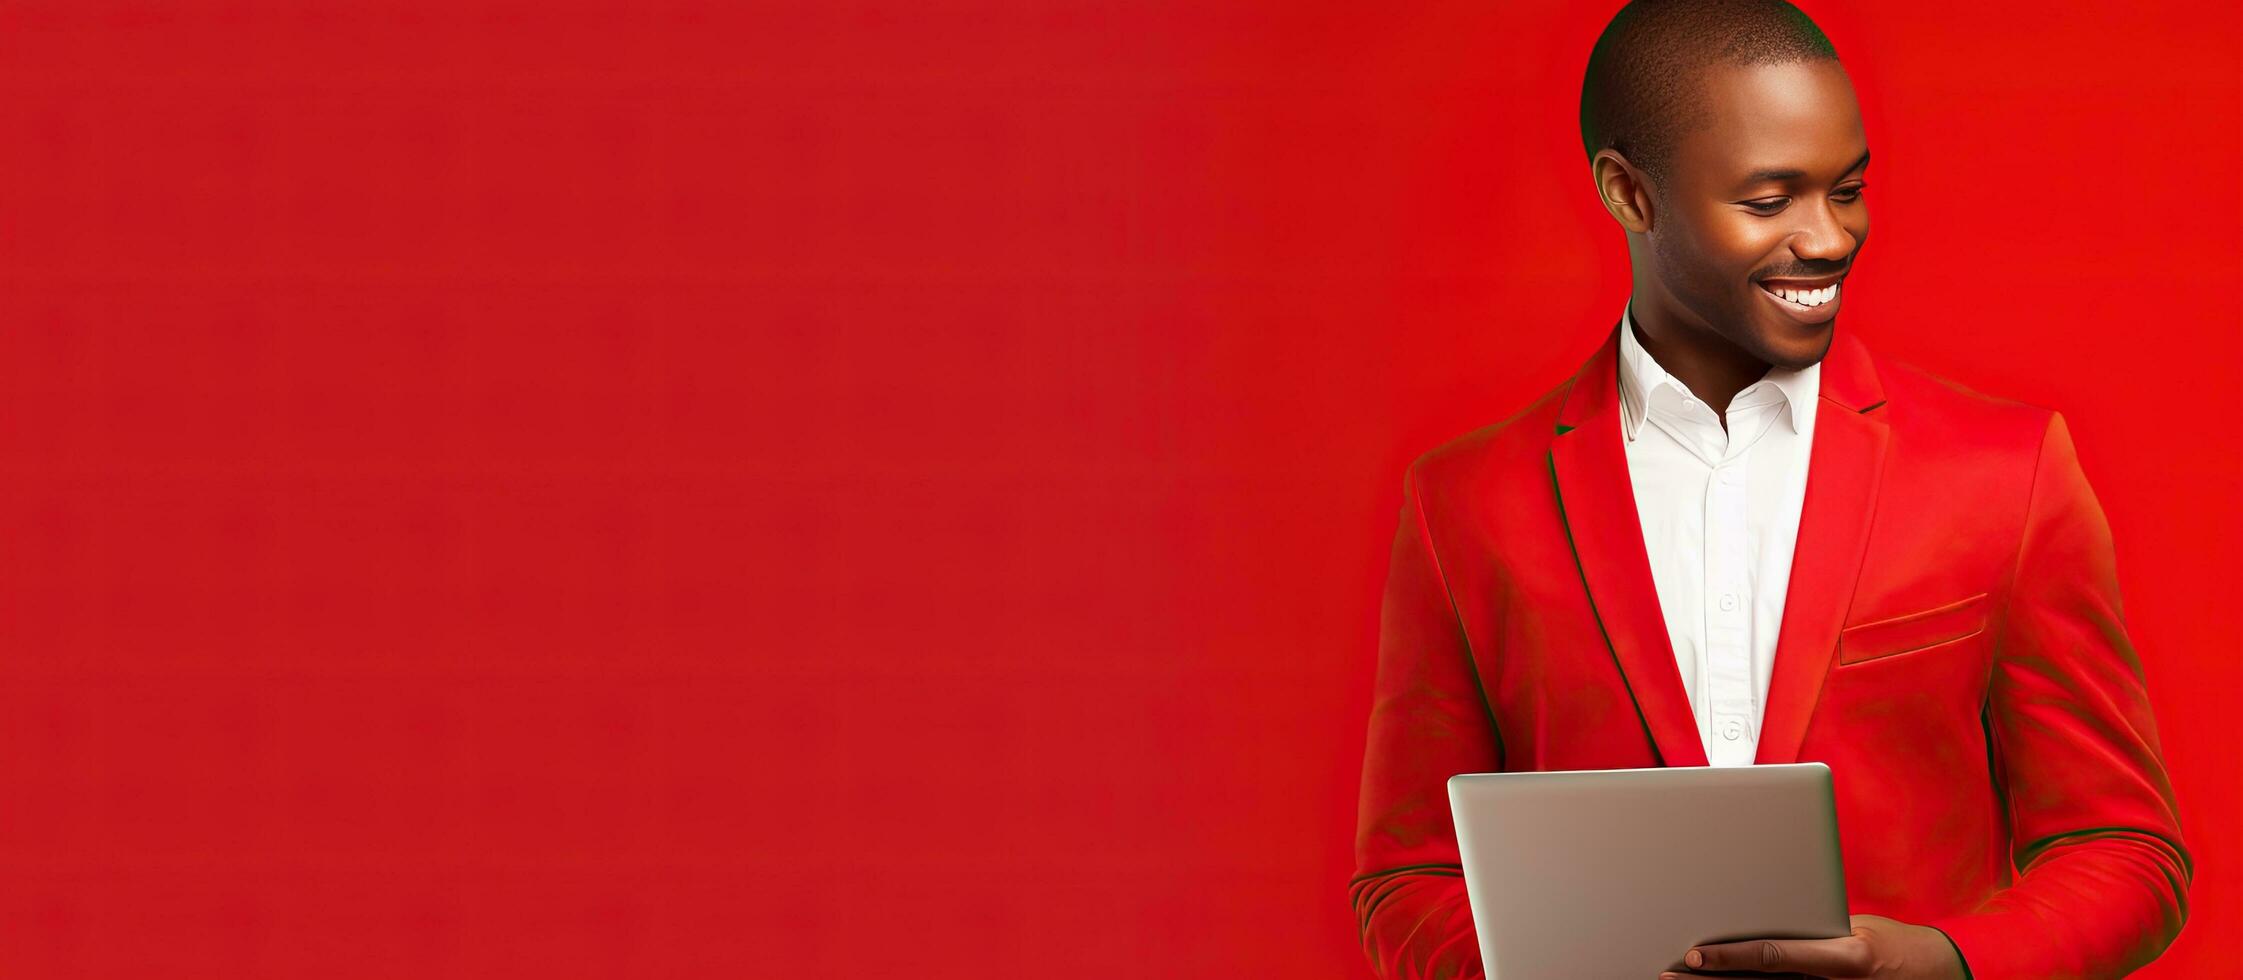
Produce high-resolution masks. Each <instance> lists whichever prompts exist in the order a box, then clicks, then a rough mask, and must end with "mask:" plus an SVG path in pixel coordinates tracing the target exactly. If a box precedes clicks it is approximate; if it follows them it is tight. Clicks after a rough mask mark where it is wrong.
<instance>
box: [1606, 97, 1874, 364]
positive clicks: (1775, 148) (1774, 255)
mask: <svg viewBox="0 0 2243 980" xmlns="http://www.w3.org/2000/svg"><path fill="white" fill-rule="evenodd" d="M1700 92H1701V95H1702V97H1703V98H1704V99H1705V103H1706V108H1707V122H1706V125H1704V126H1702V127H1700V128H1698V129H1696V130H1694V131H1692V132H1689V133H1687V134H1685V135H1684V136H1683V138H1682V139H1681V140H1680V141H1679V142H1678V143H1677V145H1676V147H1675V152H1674V158H1673V162H1672V165H1671V166H1670V167H1669V168H1668V176H1667V179H1666V182H1665V185H1664V186H1662V187H1660V189H1659V191H1660V193H1659V194H1658V196H1657V199H1656V200H1657V204H1656V205H1655V207H1656V211H1655V215H1654V220H1653V222H1652V229H1651V231H1650V233H1649V238H1650V241H1651V247H1652V254H1653V256H1654V257H1655V259H1656V267H1655V270H1656V275H1657V277H1658V279H1659V281H1660V282H1661V284H1662V285H1664V287H1665V289H1666V292H1667V293H1668V294H1669V296H1671V297H1672V299H1673V301H1674V303H1675V304H1676V305H1678V306H1679V307H1680V310H1678V312H1680V313H1681V314H1683V317H1684V319H1685V321H1686V322H1690V323H1693V324H1695V325H1699V326H1702V327H1703V328H1705V329H1708V330H1712V331H1714V332H1715V333H1718V334H1720V335H1722V336H1724V337H1726V338H1728V339H1729V340H1730V341H1731V342H1732V343H1734V344H1736V345H1737V346H1738V347H1741V348H1743V349H1744V350H1745V351H1747V352H1749V353H1751V354H1752V355H1754V356H1755V357H1757V358H1759V359H1760V360H1762V361H1766V362H1768V363H1770V364H1773V365H1777V366H1780V367H1790V368H1801V367H1806V366H1807V365H1809V364H1813V363H1815V362H1816V361H1819V360H1821V359H1822V356H1823V354H1824V353H1825V352H1827V351H1828V350H1829V349H1830V340H1831V337H1832V334H1833V330H1834V328H1835V326H1836V324H1837V320H1838V305H1839V302H1840V300H1841V299H1842V296H1841V294H1842V293H1843V292H1844V290H1843V289H1842V288H1840V289H1837V290H1835V291H1833V290H1831V289H1830V288H1829V287H1832V286H1836V285H1837V284H1838V283H1839V282H1840V280H1841V279H1843V278H1844V276H1845V275H1846V274H1847V273H1848V272H1849V271H1850V270H1851V268H1852V265H1853V259H1854V255H1855V253H1856V252H1858V251H1859V250H1860V249H1861V245H1862V243H1863V242H1864V241H1867V240H1868V238H1869V205H1868V204H1866V203H1864V202H1863V200H1862V193H1861V188H1862V175H1863V171H1864V170H1866V169H1867V167H1868V164H1869V145H1868V140H1867V138H1866V137H1864V136H1863V134H1862V127H1861V112H1860V110H1859V108H1857V107H1856V106H1855V104H1854V89H1853V84H1852V83H1851V82H1849V81H1847V79H1846V73H1845V71H1844V69H1842V68H1840V67H1839V66H1838V63H1837V62H1834V61H1805V62H1793V63H1789V64H1770V65H1749V66H1739V65H1723V66H1717V67H1715V68H1713V69H1710V70H1709V71H1707V72H1706V73H1705V74H1704V75H1703V76H1702V80H1701V82H1700ZM1815 290H1821V292H1820V293H1814V292H1813V291H1815ZM1802 291H1806V292H1807V293H1808V295H1805V296H1800V293H1801V292H1802ZM1779 292H1790V293H1792V294H1793V295H1794V296H1795V297H1798V298H1799V299H1803V300H1804V302H1800V301H1796V300H1795V299H1786V298H1784V297H1782V296H1780V295H1778V293H1779ZM1818 300H1820V303H1819V305H1816V304H1817V302H1818Z"/></svg>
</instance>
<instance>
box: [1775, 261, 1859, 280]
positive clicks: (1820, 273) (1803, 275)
mask: <svg viewBox="0 0 2243 980" xmlns="http://www.w3.org/2000/svg"><path fill="white" fill-rule="evenodd" d="M1851 268H1853V263H1851V262H1836V263H1832V264H1830V265H1822V266H1816V265H1806V266H1800V267H1798V268H1794V269H1779V270H1776V271H1774V272H1767V273H1762V274H1761V275H1758V276H1754V277H1753V280H1752V281H1754V282H1765V281H1767V280H1769V279H1822V278H1825V277H1828V276H1837V275H1844V274H1845V273H1846V270H1848V269H1851Z"/></svg>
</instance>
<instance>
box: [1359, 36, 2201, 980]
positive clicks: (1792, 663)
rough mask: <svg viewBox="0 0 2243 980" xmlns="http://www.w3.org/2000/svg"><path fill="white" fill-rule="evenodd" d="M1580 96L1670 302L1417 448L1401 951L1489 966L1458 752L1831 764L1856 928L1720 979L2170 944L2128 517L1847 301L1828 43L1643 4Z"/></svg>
mask: <svg viewBox="0 0 2243 980" xmlns="http://www.w3.org/2000/svg"><path fill="white" fill-rule="evenodd" d="M1581 118H1582V136H1583V139H1584V142H1585V144H1586V148H1587V150H1588V152H1589V155H1590V162H1591V170H1592V173H1593V175H1594V177H1595V185H1596V188H1597V191H1598V193H1599V194H1600V195H1601V197H1602V200H1603V204H1604V206H1605V209H1606V211H1607V212H1608V213H1610V215H1611V216H1612V218H1613V220H1614V221H1615V222H1617V223H1618V224H1619V225H1620V227H1621V228H1622V229H1623V230H1624V231H1625V232H1626V234H1627V238H1628V254H1629V259H1630V262H1631V264H1632V266H1633V295H1632V296H1631V298H1630V300H1629V302H1628V304H1627V305H1626V307H1625V308H1624V309H1623V311H1622V317H1621V320H1620V323H1619V324H1618V325H1617V326H1616V328H1615V329H1614V330H1613V332H1612V334H1610V335H1609V336H1608V337H1607V339H1606V340H1605V341H1604V344H1603V346H1602V347H1601V348H1600V349H1599V350H1598V351H1597V352H1596V354H1595V355H1594V356H1592V357H1591V358H1590V359H1589V360H1588V362H1587V363H1586V364H1585V365H1584V366H1583V367H1582V368H1581V369H1580V371H1579V372H1578V373H1576V374H1575V375H1574V376H1573V377H1572V378H1571V379H1569V380H1568V381H1566V382H1565V383H1564V384H1562V385H1560V386H1559V387H1558V388H1557V389H1555V390H1553V391H1551V392H1549V393H1548V394H1547V395H1545V396H1543V397H1542V398H1541V399H1539V400H1537V401H1536V402H1535V403H1533V404H1532V405H1530V406H1528V407H1527V408H1525V409H1524V411H1523V412H1521V413H1520V414H1518V415H1516V416H1515V417H1513V418H1511V419H1510V420H1508V421H1505V422H1502V423H1499V424H1496V425H1491V426H1488V427H1486V428H1483V429H1481V430H1479V431H1476V432H1473V433H1470V434H1468V435H1466V436H1464V437H1462V438H1459V439H1457V440H1455V441H1453V442H1451V443H1449V444H1447V445H1445V446H1442V447H1440V448H1438V449H1436V450H1434V451H1432V452H1430V453H1427V454H1426V455H1425V456H1423V457H1421V458H1419V459H1418V460H1417V461H1416V462H1414V463H1413V464H1412V465H1411V467H1410V469H1409V473H1408V475H1407V478H1406V480H1405V488H1404V505H1403V509H1402V515H1401V517H1402V519H1401V526H1400V528H1399V530H1398V533H1397V535H1396V538H1395V544H1394V551H1393V558H1392V566H1391V569H1390V571H1389V578H1388V582H1387V587H1386V595H1385V604H1384V608H1383V612H1382V617H1381V628H1380V639H1379V666H1378V679H1377V682H1376V689H1375V692H1374V695H1373V707H1372V713H1371V718H1370V735H1369V743H1368V748H1367V754H1366V760H1365V764H1364V776H1363V791H1362V792H1363V795H1362V806H1361V815H1360V816H1361V823H1360V828H1359V833H1358V838H1357V859H1358V872H1359V873H1358V875H1357V877H1356V878H1355V879H1354V881H1353V883H1352V885H1351V894H1352V899H1353V902H1354V906H1355V909H1356V912H1357V914H1358V918H1359V921H1360V923H1361V926H1362V931H1363V942H1364V946H1365V948H1366V950H1367V951H1368V952H1369V954H1370V956H1371V959H1372V961H1373V963H1374V965H1375V966H1376V968H1377V969H1378V972H1379V973H1380V974H1381V975H1383V976H1387V977H1461V976H1473V975H1478V974H1479V972H1480V963H1479V954H1478V947H1477V940H1476V939H1475V936H1474V933H1473V929H1472V922H1471V917H1470V912H1469V910H1468V907H1467V903H1466V899H1465V892H1464V885H1463V880H1462V878H1461V877H1460V870H1459V864H1458V859H1457V847H1456V839H1455V834H1454V830H1453V827H1452V825H1451V822H1450V816H1449V807H1448V801H1447V796H1446V793H1445V787H1444V783H1445V781H1446V780H1447V778H1448V777H1449V776H1451V775H1453V774H1456V773H1461V772H1490V771H1504V770H1552V769H1614V768H1630V767H1647V766H1680V765H1707V764H1713V765H1749V764H1754V763H1786V762H1797V761H1821V762H1825V763H1827V764H1829V766H1830V767H1831V770H1832V774H1833V782H1834V791H1835V793H1836V796H1837V804H1838V816H1839V827H1840V833H1841V841H1842V844H1843V847H1844V854H1845V873H1846V881H1847V885H1848V888H1849V893H1850V894H1849V897H1850V901H1851V903H1852V906H1853V910H1854V911H1855V912H1857V913H1860V914H1857V915H1855V916H1854V917H1853V930H1852V935H1851V936H1848V937H1844V938H1838V939H1829V940H1816V941H1781V942H1753V943H1731V944H1723V945H1717V946H1709V947H1700V948H1698V949H1694V950H1676V951H1675V952H1676V956H1677V957H1678V958H1679V959H1681V960H1682V961H1683V962H1684V963H1686V964H1687V965H1689V966H1690V967H1691V968H1693V972H1697V971H1701V970H1702V971H1705V972H1725V971H1756V972H1769V973H1774V972H1795V973H1803V974H1808V975H1812V976H1822V977H1879V978H1959V977H1975V978H1977V980H1998V978H2008V977H2107V976H2118V975H2120V974H2123V973H2125V972H2127V971H2129V970H2132V969H2134V968H2136V967H2139V966H2141V965H2142V964H2144V963H2146V962H2148V961H2150V960H2152V959H2154V958H2156V957H2157V955H2158V954H2159V953H2161V952H2162V951H2163V950H2164V949H2165V948H2166V946H2168V945H2169V944H2170V943H2171V941H2172V939H2173V937H2174V935H2175V934H2176V933H2177V932H2178V931H2179V930H2180V928H2181V924H2182V923H2183V921H2184V920H2185V919H2186V917H2187V904H2186V900H2187V888H2188V882H2189V879H2190V876H2191V873H2192V868H2191V858H2190V856H2189V853H2188V850H2187V848H2186V846H2185V845H2184V844H2183V842H2182V838H2181V831H2180V827H2179V821H2178V819H2177V817H2176V813H2175V807H2174V805H2173V799H2172V791H2171V788H2170V785H2169V784H2168V781H2167V778H2166V774H2165V769H2164V765H2163V762H2162V760H2161V758H2160V750H2159V746H2158V742H2157V735H2156V728H2155V724H2154V720H2153V718H2152V717H2151V713H2150V708H2149V704H2148V702H2147V698H2146V696H2145V693H2144V688H2143V681H2142V676H2141V667H2140V663H2139V661H2138V660H2137V658H2136V656H2135V652H2134V649H2133V646H2132V643H2131V642H2130V640H2129V639H2128V636H2127V632H2126V626H2125V622H2124V618H2123V614H2122V612H2121V609H2120V604H2119V591H2118V585H2117V582H2116V577H2115V568H2114V560H2113V552H2112V545H2111V539H2110V531H2109V526H2108V524H2107V523H2106V521H2105V519H2104V516H2103V513H2102V511H2101V509H2100V506H2099V505H2098V504H2097V503H2096V500H2095V497H2094V494H2093V492H2092V490H2091V489H2090V488H2089V486H2088V483H2087V481H2086V479H2085V477H2084V475H2083V473H2082V470H2081V467H2080V463H2079V458H2078V456H2077V454H2076V452H2075V449H2074V446H2073V443H2072V439H2071V436H2070V433H2069V430H2068V429H2067V428H2066V426H2065V423H2064V420H2063V418H2062V416H2061V415H2059V414H2057V413H2055V412H2052V411H2049V410H2047V409H2044V408H2037V407H2034V406H2030V405H2025V404H2020V403H2017V402H2013V401H2008V400H2004V399H1999V398H1994V397H1989V396H1986V395H1982V394H1978V393H1976V392H1973V391H1971V390H1969V389H1966V388H1963V387H1961V386H1959V385H1956V384H1954V383H1952V382H1949V381H1946V380H1943V379H1941V378H1938V377H1935V376H1933V375H1931V374H1928V373H1926V372H1924V371H1921V370H1919V369H1916V368H1914V367H1911V366H1908V365H1905V364H1902V363H1898V362H1895V361H1893V360H1890V359H1887V358H1882V357H1876V356H1873V355H1872V354H1871V353H1870V351H1869V350H1868V349H1867V348H1866V347H1865V346H1864V345H1863V344H1862V342H1861V341H1860V340H1859V339H1857V338H1855V337H1854V336H1852V335H1851V334H1850V333H1849V332H1846V331H1842V330H1839V329H1838V328H1837V323H1838V314H1839V311H1840V308H1841V306H1842V304H1843V303H1844V294H1845V292H1846V290H1848V289H1851V288H1852V285H1851V284H1850V282H1849V281H1848V280H1847V276H1848V274H1849V273H1850V272H1851V271H1852V270H1853V268H1854V260H1855V258H1856V257H1857V256H1858V255H1859V253H1860V250H1861V247H1862V244H1863V243H1864V242H1865V241H1866V240H1867V237H1868V231H1869V215H1868V205H1867V203H1866V198H1865V195H1864V191H1863V187H1864V182H1865V174H1866V171H1867V168H1868V164H1869V147H1868V144H1867V141H1866V139H1865V137H1864V135H1863V131H1862V125H1861V117H1860V113H1859V111H1858V109H1857V107H1856V105H1855V100H1854V93H1853V89H1852V87H1851V85H1850V83H1849V82H1848V80H1847V77H1846V73H1845V71H1844V69H1843V68H1842V67H1841V66H1840V64H1839V63H1838V60H1837V56H1836V54H1835V53H1834V52H1833V50H1832V48H1831V46H1830V43H1829V41H1828V40H1827V39H1825V38H1824V37H1823V35H1822V33H1821V32H1820V31H1819V30H1818V29H1817V28H1816V27H1815V26H1814V24H1813V23H1812V22H1811V21H1809V20H1808V19H1807V17H1806V16H1805V15H1804V14H1802V13H1800V12H1799V11H1798V10H1797V9H1795V8H1793V7H1792V6H1790V5H1789V4H1787V3H1783V2H1781V0H1737V2H1690V0H1668V2H1655V0H1638V2H1636V3H1633V4H1630V5H1629V6H1628V7H1627V8H1626V9H1624V10H1622V11H1621V12H1620V13H1619V14H1618V15H1617V16H1616V17H1615V18H1614V19H1613V21H1612V23H1611V25H1610V26H1609V27H1608V28H1607V29H1606V30H1605V32H1604V34H1603V35H1602V37H1601V38H1600V39H1599V40H1598V42H1597V45H1596V47H1595V49H1594V52H1593V53H1592V55H1591V57H1590V62H1589V70H1588V75H1587V79H1586V82H1585V84H1584V86H1583V91H1582V111H1581ZM1746 975H1751V974H1750V973H1747V974H1746ZM1669 976H1672V974H1669Z"/></svg>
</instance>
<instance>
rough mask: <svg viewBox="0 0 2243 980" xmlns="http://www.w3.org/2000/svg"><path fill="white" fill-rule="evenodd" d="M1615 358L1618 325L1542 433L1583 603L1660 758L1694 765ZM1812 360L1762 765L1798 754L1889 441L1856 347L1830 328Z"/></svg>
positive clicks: (1849, 591)
mask: <svg viewBox="0 0 2243 980" xmlns="http://www.w3.org/2000/svg"><path fill="white" fill-rule="evenodd" d="M1619 354H1620V331H1619V328H1618V327H1617V326H1615V327H1614V329H1613V330H1612V332H1611V334H1609V335H1608V336H1607V337H1606V338H1605V342H1604V346H1603V347H1601V348H1599V349H1598V350H1597V352H1596V353H1595V354H1594V355H1592V356H1591V357H1590V358H1589V361H1588V363H1587V364H1585V365H1583V366H1582V368H1581V370H1580V372H1579V373H1577V374H1576V375H1575V376H1574V381H1573V384H1572V387H1571V389H1570V390H1569V391H1568V392H1567V394H1566V400H1565V405H1564V406H1563V407H1562V408H1561V409H1560V410H1559V412H1558V425H1557V434H1556V436H1555V437H1554V438H1553V439H1552V440H1551V442H1550V472H1551V478H1552V481H1553V483H1554V484H1555V487H1556V490H1557V494H1558V512H1559V514H1560V516H1561V517H1562V519H1563V520H1564V522H1565V526H1566V534H1567V536H1568V537H1569V538H1570V539H1571V540H1572V542H1573V556H1574V560H1575V562H1576V563H1577V564H1578V565H1579V566H1580V570H1581V582H1582V585H1583V586H1584V587H1585V588H1586V589H1587V590H1588V592H1589V603H1590V606H1591V608H1592V609H1593V610H1594V611H1595V613H1596V617H1597V623H1598V625H1599V626H1600V627H1602V629H1603V630H1604V637H1605V642H1606V644H1607V645H1608V646H1610V647H1611V649H1612V656H1613V659H1614V660H1615V661H1616V662H1617V663H1618V664H1619V667H1620V672H1621V674H1622V675H1624V677H1625V679H1626V682H1627V685H1628V694H1629V696H1630V697H1632V698H1633V699H1634V700H1635V704H1636V711H1637V712H1638V713H1639V714H1640V715H1642V717H1643V724H1644V728H1645V729H1646V730H1647V731H1649V733H1650V735H1651V738H1652V741H1653V743H1654V744H1656V745H1657V746H1658V750H1659V756H1660V759H1661V761H1662V762H1663V763H1664V764H1665V765H1669V766H1702V765H1706V764H1707V763H1706V754H1705V746H1704V745H1703V744H1702V743H1700V741H1699V739H1698V725H1697V719H1696V717H1695V716H1694V715H1693V714H1692V713H1691V710H1690V701H1689V696H1688V694H1687V693H1686V692H1685V691H1684V690H1683V687H1682V674H1681V671H1680V670H1679V669H1678V668H1677V667H1676V666H1675V659H1674V647H1673V644H1672V643H1670V642H1669V640H1668V638H1667V624H1666V618H1665V615H1664V614H1663V613H1662V611H1661V610H1660V608H1659V594H1658V587H1657V586H1656V585H1654V584H1653V583H1652V579H1651V558H1650V553H1649V551H1648V550H1647V549H1646V548H1645V547H1644V542H1643V526H1642V523H1641V522H1640V520H1639V519H1638V517H1637V514H1636V505H1635V487H1634V484H1633V483H1632V482H1631V481H1630V479H1629V476H1628V458H1627V450H1626V448H1625V445H1624V444H1623V442H1622V439H1621V434H1620V423H1621V419H1620V407H1619V406H1620V397H1619V378H1620V374H1619V372H1620V360H1619ZM1822 365H1823V366H1822V373H1821V382H1820V389H1821V390H1820V396H1819V404H1818V407H1817V410H1816V413H1815V432H1814V444H1813V448H1812V449H1811V450H1810V452H1809V458H1808V466H1807V487H1806V497H1805V499H1804V501H1803V502H1802V505H1801V510H1800V515H1799V536H1798V538H1797V540H1796V542H1795V545H1794V547H1793V551H1792V564H1791V580H1790V584H1789V586H1788V587H1787V588H1786V591H1785V598H1784V613H1783V622H1782V626H1781V627H1780V628H1779V629H1778V630H1777V633H1776V662H1775V665H1774V669H1773V673H1772V676H1771V677H1770V679H1769V682H1768V703H1767V706H1766V709H1765V711H1764V712H1763V713H1762V718H1761V726H1760V744H1759V748H1758V749H1757V750H1756V752H1755V756H1754V761H1755V762H1757V763H1761V764H1767V763H1784V762H1796V761H1798V757H1799V746H1800V743H1801V742H1802V741H1803V740H1804V739H1805V737H1806V733H1807V720H1808V718H1809V717H1810V716H1812V715H1813V714H1814V709H1815V703H1816V701H1817V700H1819V699H1820V697H1821V695H1822V685H1823V680H1824V678H1825V677H1826V676H1828V674H1829V672H1830V661H1831V658H1832V657H1834V656H1836V655H1837V649H1838V631H1839V629H1840V628H1841V627H1843V626H1844V624H1845V619H1846V612H1847V609H1848V606H1849V605H1850V604H1851V603H1852V601H1853V595H1854V586H1855V583H1856V582H1858V581H1859V580H1860V577H1861V563H1862V558H1863V556H1864V555H1865V553H1866V552H1867V551H1868V547H1869V526H1870V521H1871V518H1872V517H1873V516H1874V515H1875V513H1876V508H1877V493H1878V488H1879V485H1880V483H1881V481H1882V479H1883V476H1884V470H1885V452H1886V449H1887V447H1888V446H1889V445H1890V444H1891V441H1892V433H1891V427H1890V426H1889V425H1888V424H1887V423H1886V421H1885V418H1884V417H1883V416H1882V415H1880V414H1877V412H1876V410H1877V409H1879V408H1881V407H1883V405H1884V404H1885V395H1884V389H1883V386H1882V385H1881V384H1880V383H1879V381H1878V380H1877V372H1876V368H1875V366H1874V364H1873V363H1872V361H1871V360H1870V357H1869V352H1868V351H1867V349H1865V348H1864V347H1863V346H1862V345H1861V342H1860V341H1859V340H1856V339H1855V338H1854V337H1853V335H1852V333H1851V332H1849V331H1845V330H1840V331H1838V333H1837V335H1836V336H1835V337H1833V338H1832V341H1831V347H1830V351H1829V352H1828V353H1827V354H1825V355H1824V357H1823V361H1822Z"/></svg>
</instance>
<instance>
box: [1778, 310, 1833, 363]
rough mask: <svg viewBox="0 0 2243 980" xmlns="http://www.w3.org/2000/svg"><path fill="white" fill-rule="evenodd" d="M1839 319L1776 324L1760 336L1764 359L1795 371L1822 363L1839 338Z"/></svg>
mask: <svg viewBox="0 0 2243 980" xmlns="http://www.w3.org/2000/svg"><path fill="white" fill-rule="evenodd" d="M1837 328H1838V318H1837V317H1831V318H1830V319H1828V320H1825V321H1823V322H1821V323H1816V324H1803V323H1792V322H1784V323H1776V324H1770V325H1768V328H1767V329H1766V330H1764V331H1763V332H1762V333H1761V334H1760V359H1761V360H1763V361H1767V362H1768V363H1769V364H1770V365H1771V366H1774V367H1779V368H1785V369H1788V370H1792V371H1798V370H1803V369H1805V368H1807V367H1808V366H1809V365H1812V364H1815V363H1818V362H1820V361H1821V360H1822V359H1823V356H1824V355H1826V354H1829V353H1830V344H1831V342H1832V341H1833V340H1835V339H1836V338H1837V336H1838V330H1837Z"/></svg>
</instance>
